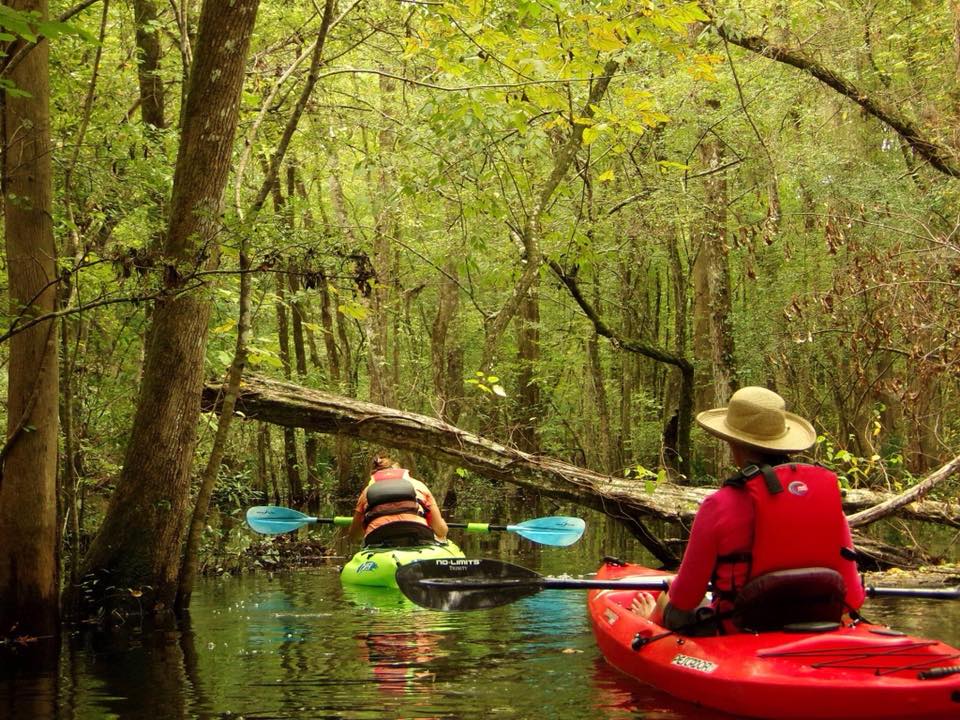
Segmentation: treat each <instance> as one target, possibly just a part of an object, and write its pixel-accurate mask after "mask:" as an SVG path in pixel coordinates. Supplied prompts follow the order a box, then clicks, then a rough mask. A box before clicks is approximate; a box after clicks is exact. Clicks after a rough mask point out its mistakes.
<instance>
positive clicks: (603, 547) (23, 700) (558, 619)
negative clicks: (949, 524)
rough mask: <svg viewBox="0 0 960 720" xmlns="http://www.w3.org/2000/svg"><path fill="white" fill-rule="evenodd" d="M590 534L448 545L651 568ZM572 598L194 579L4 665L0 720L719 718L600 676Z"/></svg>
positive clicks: (896, 606)
mask: <svg viewBox="0 0 960 720" xmlns="http://www.w3.org/2000/svg"><path fill="white" fill-rule="evenodd" d="M580 514H581V515H582V514H583V513H582V512H581V513H580ZM588 522H589V523H590V525H591V532H590V533H589V534H588V536H586V537H585V538H584V540H582V541H581V543H580V544H578V545H577V546H574V547H573V548H566V549H554V548H549V549H547V548H542V547H539V546H533V545H531V544H530V543H528V542H526V541H524V540H521V539H519V538H517V537H515V536H512V535H503V536H487V537H484V538H480V537H472V538H468V539H465V540H464V541H463V542H462V546H463V547H464V549H465V550H466V551H467V554H468V555H470V556H474V557H476V556H486V557H499V558H501V559H505V560H510V561H513V562H519V563H521V564H524V565H526V566H528V567H532V568H535V569H537V570H539V571H541V572H543V573H544V574H562V573H571V574H577V573H587V572H591V571H593V570H595V569H596V567H597V565H598V564H599V561H600V558H601V557H602V556H603V555H604V554H615V555H618V556H620V557H623V558H624V559H630V560H637V561H649V558H647V557H645V556H644V555H643V554H642V553H641V552H640V551H639V549H638V548H637V546H636V544H635V543H634V542H633V541H631V540H630V539H629V538H626V537H624V535H623V532H622V530H620V528H619V527H617V526H610V527H605V523H604V522H602V520H601V519H599V518H596V517H594V516H591V517H590V518H589V519H588ZM343 549H344V551H345V552H349V550H350V548H349V547H347V546H344V547H343ZM584 600H585V598H584V594H583V593H582V592H580V591H551V592H543V593H540V594H539V595H536V596H534V597H531V598H528V599H526V600H523V601H521V602H517V603H515V604H513V605H510V606H507V607H502V608H497V609H495V610H489V611H480V612H473V613H438V612H431V611H428V610H422V609H419V608H415V607H413V606H411V605H410V604H408V603H407V602H406V601H405V600H404V599H403V598H402V597H401V596H400V595H399V594H398V593H397V592H396V591H389V590H385V589H384V590H378V589H366V590H364V589H354V590H350V589H349V588H343V587H342V586H341V585H340V582H339V578H338V575H337V569H336V567H335V566H331V567H324V568H316V569H310V570H302V571H297V572H291V573H284V574H276V575H273V576H269V575H267V574H261V575H249V576H245V577H239V578H237V577H233V578H229V577H226V578H217V579H210V578H208V579H205V580H204V581H203V582H202V584H201V585H200V587H199V588H198V590H197V591H196V592H195V593H194V596H193V607H192V609H191V623H190V628H189V629H188V630H185V631H183V632H177V633H166V634H159V635H157V634H151V635H148V636H146V637H141V638H139V639H138V640H136V641H128V642H126V643H112V642H107V641H105V640H104V639H103V638H95V637H92V636H90V637H86V638H80V637H74V638H73V639H71V641H69V642H67V643H65V644H64V649H63V651H62V652H61V653H60V656H59V658H57V659H56V660H55V661H54V662H53V663H52V664H51V665H49V666H48V667H52V668H53V669H52V670H51V669H48V670H46V671H43V670H38V668H39V667H40V666H41V663H38V662H36V661H35V660H34V659H32V658H29V657H28V656H27V655H24V654H22V653H21V654H18V655H17V656H16V657H15V658H14V659H11V657H10V656H9V655H7V656H4V657H3V660H2V662H3V663H4V667H3V668H0V719H4V720H5V719H6V718H17V719H19V718H24V719H26V718H30V719H32V718H37V719H38V720H48V719H51V720H52V719H57V720H94V719H97V720H99V719H100V718H145V719H147V720H155V719H156V720H159V719H166V718H173V719H179V718H201V719H207V718H224V719H226V718H231V719H238V718H245V719H246V720H255V719H256V720H266V719H267V718H277V719H279V718H344V719H352V720H362V719H366V718H371V719H372V718H378V719H379V718H494V719H495V718H544V719H546V718H567V719H569V718H611V719H619V718H657V719H662V720H666V719H674V720H692V719H694V718H697V719H704V718H706V719H712V718H715V719H719V718H729V717H730V716H727V715H721V714H719V713H711V712H709V711H705V710H702V709H699V708H696V707H693V706H691V705H687V704H684V703H681V702H678V701H673V700H671V699H670V698H668V697H666V696H664V695H662V694H660V693H658V692H656V691H654V690H651V689H648V688H646V687H644V686H642V685H640V684H639V683H637V682H635V681H633V680H630V679H629V678H626V677H624V676H622V675H620V674H619V673H617V672H616V671H614V670H612V669H610V668H609V667H607V666H606V665H605V664H604V662H603V660H602V659H601V658H600V656H599V654H598V652H597V651H596V648H595V646H594V643H593V638H592V636H591V634H590V628H589V623H588V620H587V617H586V612H585V603H584ZM958 606H960V603H945V602H940V603H937V602H934V601H898V602H896V603H893V602H890V601H885V602H883V603H880V602H876V601H874V602H871V603H869V604H868V606H867V607H866V608H865V611H866V614H867V615H868V616H869V617H870V618H871V619H873V620H875V621H883V622H889V623H890V624H893V625H896V626H897V627H899V628H901V629H905V630H909V631H912V632H916V633H919V634H925V635H930V636H934V637H938V638H941V639H944V640H947V641H949V642H951V643H953V644H960V622H958V621H960V607H958Z"/></svg>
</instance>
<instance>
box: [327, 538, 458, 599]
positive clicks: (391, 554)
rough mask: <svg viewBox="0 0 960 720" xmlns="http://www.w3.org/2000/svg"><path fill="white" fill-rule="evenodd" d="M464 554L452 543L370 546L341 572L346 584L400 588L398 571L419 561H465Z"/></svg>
mask: <svg viewBox="0 0 960 720" xmlns="http://www.w3.org/2000/svg"><path fill="white" fill-rule="evenodd" d="M462 557H463V551H462V550H460V548H458V547H457V546H456V545H455V544H454V543H452V542H451V541H449V540H446V541H442V542H441V541H437V542H434V543H428V544H425V545H416V546H411V547H397V548H391V547H382V546H377V547H367V548H363V549H362V550H359V551H358V552H357V553H356V554H355V555H354V556H353V557H352V558H350V562H348V563H347V564H346V565H344V566H343V569H342V570H341V571H340V581H341V582H342V583H343V584H344V585H372V586H376V587H391V588H395V587H397V578H396V574H397V568H398V567H400V566H401V565H408V564H410V563H412V562H416V561H417V560H434V559H439V558H462Z"/></svg>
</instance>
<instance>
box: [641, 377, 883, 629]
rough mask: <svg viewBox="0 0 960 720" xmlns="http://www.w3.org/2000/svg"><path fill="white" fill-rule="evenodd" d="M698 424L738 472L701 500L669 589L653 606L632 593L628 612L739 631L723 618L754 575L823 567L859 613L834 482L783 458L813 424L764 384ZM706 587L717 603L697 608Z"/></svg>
mask: <svg viewBox="0 0 960 720" xmlns="http://www.w3.org/2000/svg"><path fill="white" fill-rule="evenodd" d="M696 420H697V424H698V425H700V427H702V428H703V429H704V430H706V431H707V432H708V433H710V434H711V435H714V436H716V437H719V438H721V439H723V440H725V441H726V442H727V443H728V445H729V446H730V452H731V455H732V457H733V461H734V463H736V466H737V467H739V468H740V469H741V472H740V474H739V475H738V476H736V477H735V478H731V479H730V480H728V481H727V482H725V483H724V486H723V487H722V488H720V489H719V490H717V491H716V492H714V493H712V494H711V495H709V496H708V497H707V498H706V499H705V500H704V501H703V504H702V505H701V506H700V509H699V510H698V511H697V514H696V516H695V518H694V521H693V526H692V528H691V530H690V539H689V542H688V544H687V548H686V551H685V552H684V555H683V560H682V562H681V564H680V569H679V570H678V571H677V574H676V576H675V577H674V578H673V582H672V583H671V584H670V587H669V590H668V591H666V592H662V593H660V594H659V596H658V597H657V598H656V600H654V597H653V596H652V595H651V594H650V593H647V592H640V593H638V594H637V596H636V598H635V599H634V600H633V602H632V606H631V610H632V611H633V612H635V613H637V614H638V615H642V616H643V617H646V618H649V619H651V620H652V621H654V622H656V623H658V624H660V625H662V626H664V627H666V628H667V629H670V630H677V629H681V628H689V627H693V628H696V627H697V624H698V619H699V620H700V623H701V624H703V623H702V621H703V619H704V617H705V616H706V617H707V618H709V616H710V615H714V616H717V617H719V618H727V619H726V620H724V621H723V622H722V624H721V628H722V629H723V630H724V631H727V632H729V631H736V630H737V629H739V628H738V627H735V626H732V625H731V621H730V620H729V618H730V617H731V615H732V614H734V611H733V608H734V607H735V602H736V600H737V598H738V597H742V595H747V593H743V594H742V595H740V591H741V590H742V589H743V588H744V586H745V585H747V583H748V582H749V581H751V580H753V579H754V578H758V577H760V576H764V579H765V580H766V579H768V578H771V577H773V578H774V579H777V577H778V576H783V575H784V574H790V573H783V572H779V573H775V572H772V571H783V570H792V571H793V573H792V574H793V575H794V576H799V577H801V580H802V577H803V576H802V572H803V571H802V570H799V568H807V569H816V570H817V571H818V572H820V574H823V573H822V569H823V568H826V569H827V573H826V574H827V575H830V577H831V578H835V579H836V582H837V583H838V584H837V585H836V588H835V597H837V600H838V601H839V599H840V598H841V597H842V604H843V606H845V609H846V610H847V611H848V612H849V611H855V610H857V609H859V608H860V606H861V605H862V604H863V599H864V591H863V585H862V581H861V579H860V576H859V574H858V572H857V565H856V561H855V555H854V550H853V543H852V540H851V536H850V527H849V525H848V524H847V520H846V517H845V516H844V515H843V509H842V504H841V498H840V492H839V485H838V483H837V479H836V476H835V475H834V474H833V473H831V472H830V471H828V470H826V469H825V468H822V467H819V466H812V465H804V464H800V463H797V462H793V461H791V459H790V455H789V454H790V453H793V452H802V451H804V450H807V449H809V448H810V447H812V446H813V445H814V443H815V442H816V439H817V434H816V431H815V430H814V428H813V426H812V425H811V424H810V423H809V422H807V421H806V420H804V419H803V418H801V417H799V416H798V415H794V414H793V413H789V412H787V411H786V408H785V403H784V400H783V398H781V397H780V396H779V395H777V394H776V393H775V392H772V391H770V390H767V389H766V388H761V387H745V388H742V389H740V390H738V391H737V392H735V393H734V394H733V396H732V397H731V398H730V402H729V404H728V405H727V407H724V408H717V409H714V410H707V411H704V412H701V413H699V414H698V415H697V418H696ZM830 570H834V571H836V573H830V572H829V571H830ZM837 573H838V574H839V578H836V574H837ZM840 579H842V583H840V582H839V580H840ZM709 583H712V584H713V588H714V593H713V595H714V597H713V601H712V602H711V604H710V605H709V606H707V607H709V608H710V609H709V610H706V611H704V610H703V609H702V606H701V601H702V600H703V598H704V595H705V594H706V592H707V587H708V584H709ZM757 586H758V583H757V582H754V583H753V587H757ZM752 589H753V588H750V590H752ZM707 625H709V622H708V623H707ZM713 631H716V623H714V624H713ZM694 632H696V630H695V631H694ZM708 632H709V630H708Z"/></svg>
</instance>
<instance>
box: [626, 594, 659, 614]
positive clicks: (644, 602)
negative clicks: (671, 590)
mask: <svg viewBox="0 0 960 720" xmlns="http://www.w3.org/2000/svg"><path fill="white" fill-rule="evenodd" d="M656 607H657V601H656V600H654V599H653V595H651V594H650V593H648V592H643V591H642V590H641V591H640V592H638V593H637V594H636V596H635V597H634V598H633V600H631V601H630V612H632V613H633V614H634V615H639V616H640V617H645V618H648V619H649V618H650V616H651V615H652V614H653V611H654V609H656Z"/></svg>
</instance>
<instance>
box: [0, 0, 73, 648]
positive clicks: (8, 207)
mask: <svg viewBox="0 0 960 720" xmlns="http://www.w3.org/2000/svg"><path fill="white" fill-rule="evenodd" d="M10 7H11V8H13V9H14V10H19V11H24V12H31V11H32V12H37V13H39V14H40V16H41V17H42V18H43V19H46V18H47V3H46V0H19V1H18V0H14V1H12V2H11V3H10ZM48 55H49V45H48V43H47V41H46V40H43V39H41V40H40V42H39V43H38V44H37V45H35V46H34V47H32V48H30V49H28V50H27V52H26V54H25V56H24V57H23V59H22V60H21V61H20V62H19V63H17V64H16V66H15V67H14V69H13V71H12V72H11V73H10V75H9V76H8V80H9V81H10V82H11V83H12V84H13V85H14V86H16V88H18V89H19V90H22V91H24V93H25V94H24V95H23V96H15V95H14V94H12V93H6V94H5V95H4V97H3V176H2V189H3V210H4V230H5V239H6V262H7V278H8V283H9V286H8V288H7V292H8V293H9V298H10V314H11V316H13V317H14V318H17V319H18V320H17V321H14V326H16V324H17V323H18V321H19V320H29V319H30V318H31V317H34V316H37V315H44V314H47V313H51V312H53V310H54V309H55V307H56V302H57V299H56V289H57V284H56V277H57V268H56V247H55V245H54V238H53V223H52V212H53V200H52V192H53V189H52V183H53V175H52V168H51V159H50V158H51V149H52V148H51V145H50V107H49V102H50V84H49V67H48ZM57 337H58V334H57V323H56V321H55V320H46V321H44V322H41V323H38V324H36V325H34V326H33V327H31V328H29V329H26V330H23V331H21V332H18V333H17V334H15V335H13V337H11V338H10V340H9V348H8V352H9V358H8V366H7V407H6V414H7V433H6V443H5V444H4V446H3V449H2V451H0V461H2V474H0V638H3V637H8V636H21V635H23V636H34V637H42V636H50V635H55V634H57V632H58V628H59V590H60V588H59V567H60V560H59V541H60V538H59V536H58V523H57V440H58V431H59V427H58V419H57V411H58V402H59V386H58V377H57V376H58V371H59V368H58V363H57Z"/></svg>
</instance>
